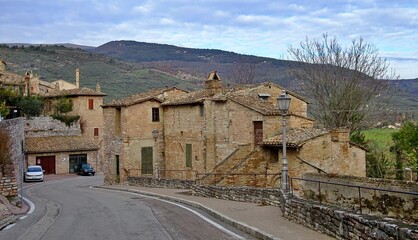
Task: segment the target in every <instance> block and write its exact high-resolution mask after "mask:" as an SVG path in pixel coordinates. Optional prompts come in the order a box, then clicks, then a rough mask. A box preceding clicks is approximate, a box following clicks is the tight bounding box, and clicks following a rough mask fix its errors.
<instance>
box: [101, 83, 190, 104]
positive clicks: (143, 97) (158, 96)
mask: <svg viewBox="0 0 418 240" xmlns="http://www.w3.org/2000/svg"><path fill="white" fill-rule="evenodd" d="M173 89H178V88H175V87H172V88H159V89H152V90H150V91H147V92H142V93H138V94H135V95H132V96H129V97H127V98H123V99H118V100H113V101H112V102H110V103H108V104H104V105H102V107H126V106H131V105H134V104H137V103H141V102H144V101H148V100H151V99H154V100H156V101H159V102H163V101H164V98H165V96H164V93H165V92H167V91H170V90H173ZM179 90H180V89H179ZM180 91H184V90H180ZM185 92H186V91H185Z"/></svg>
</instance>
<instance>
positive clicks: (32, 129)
mask: <svg viewBox="0 0 418 240" xmlns="http://www.w3.org/2000/svg"><path fill="white" fill-rule="evenodd" d="M24 129H25V140H26V141H25V154H26V162H27V165H41V166H42V167H43V169H44V170H45V174H65V173H74V172H76V170H77V169H76V168H77V165H78V164H79V163H90V164H91V165H92V166H93V167H94V168H95V169H96V171H97V169H98V167H99V162H100V158H99V145H98V144H96V143H95V142H94V141H93V140H92V139H89V138H86V137H84V136H82V134H81V129H80V125H79V123H76V124H74V125H72V126H66V125H65V123H63V122H61V121H59V120H56V119H53V118H51V117H33V118H31V119H26V120H25V124H24Z"/></svg>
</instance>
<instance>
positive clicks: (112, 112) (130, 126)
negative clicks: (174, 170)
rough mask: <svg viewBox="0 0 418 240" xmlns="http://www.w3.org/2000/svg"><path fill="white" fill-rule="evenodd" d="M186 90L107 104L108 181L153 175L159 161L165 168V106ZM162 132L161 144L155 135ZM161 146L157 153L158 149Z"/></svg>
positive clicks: (169, 90) (160, 91) (151, 93)
mask: <svg viewBox="0 0 418 240" xmlns="http://www.w3.org/2000/svg"><path fill="white" fill-rule="evenodd" d="M184 93H186V91H184V90H181V89H178V88H164V89H154V90H151V91H148V92H145V93H140V94H136V95H133V96H130V97H128V98H125V99H121V100H115V101H113V102H111V103H109V104H105V105H103V106H102V107H103V112H104V138H103V140H104V144H103V147H104V149H103V150H104V159H105V166H104V168H105V180H106V181H107V182H115V181H119V180H121V181H124V180H125V179H126V177H127V176H142V175H145V176H153V174H155V173H156V172H155V167H156V161H155V160H156V159H158V161H159V163H160V164H159V165H160V167H161V168H164V161H162V159H163V146H162V143H163V142H162V139H163V138H162V136H163V134H164V129H163V121H164V120H163V119H164V114H163V113H162V112H161V103H162V102H164V101H165V100H167V99H170V98H172V97H173V96H177V95H180V94H184ZM154 129H157V130H158V131H159V137H158V139H157V141H155V140H154V138H153V135H152V132H153V130H154ZM157 143H158V145H159V146H160V145H161V146H160V148H159V149H158V153H156V152H157V151H156V146H157ZM156 154H158V155H157V156H156Z"/></svg>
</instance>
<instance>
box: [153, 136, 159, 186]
mask: <svg viewBox="0 0 418 240" xmlns="http://www.w3.org/2000/svg"><path fill="white" fill-rule="evenodd" d="M158 134H159V132H158V130H157V129H156V128H154V130H152V137H153V138H154V143H155V178H156V179H158V151H157V139H158Z"/></svg>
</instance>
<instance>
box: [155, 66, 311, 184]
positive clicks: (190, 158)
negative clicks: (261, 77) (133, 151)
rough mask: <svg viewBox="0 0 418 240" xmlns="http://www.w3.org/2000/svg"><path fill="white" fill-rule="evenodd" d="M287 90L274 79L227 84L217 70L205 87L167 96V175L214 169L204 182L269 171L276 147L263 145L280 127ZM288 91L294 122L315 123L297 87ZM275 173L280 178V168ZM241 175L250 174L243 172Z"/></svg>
mask: <svg viewBox="0 0 418 240" xmlns="http://www.w3.org/2000/svg"><path fill="white" fill-rule="evenodd" d="M282 90H283V88H282V87H280V86H278V85H276V84H272V83H263V84H259V85H256V86H246V87H240V88H235V89H225V88H223V87H222V85H221V79H220V77H219V75H218V74H217V72H212V73H210V74H209V76H208V79H207V81H206V82H205V89H204V90H202V91H196V92H191V93H189V94H186V95H182V96H180V97H178V98H175V99H172V100H168V101H165V102H164V103H163V104H162V105H163V112H164V146H165V155H164V156H165V162H166V167H167V172H166V174H167V177H168V178H183V179H194V178H196V177H199V178H200V177H202V175H200V176H197V175H196V174H212V175H207V176H205V177H204V182H206V183H208V184H214V183H219V182H221V181H222V180H223V179H226V178H227V177H228V174H231V173H233V172H240V173H239V174H240V175H242V176H245V174H252V173H260V174H262V173H264V174H265V173H266V171H267V169H268V168H266V167H267V164H266V163H277V161H278V160H277V159H278V155H277V150H276V151H275V152H274V151H271V149H267V148H263V147H262V144H263V140H264V139H267V138H269V137H272V136H274V135H277V134H278V133H279V131H280V130H281V120H280V119H281V113H280V112H279V111H278V108H277V97H278V96H279V95H280V93H281V92H282ZM289 95H290V98H291V99H292V103H293V104H292V105H291V107H290V112H291V113H290V114H289V116H288V122H289V124H290V126H291V127H304V128H312V126H313V120H312V119H309V118H307V102H306V100H304V99H303V98H302V97H300V96H299V95H297V94H294V93H292V92H289ZM245 165H248V166H249V167H245ZM270 168H271V167H270ZM239 169H245V170H243V171H241V170H239ZM215 175H218V176H216V177H213V176H215ZM248 176H249V175H248ZM270 178H272V179H276V178H277V174H272V176H271V177H270ZM235 179H236V180H237V178H235ZM237 181H238V180H237ZM240 181H244V182H248V181H249V179H248V177H247V178H245V177H241V180H240ZM269 181H272V180H269ZM243 184H246V183H243ZM260 184H261V183H260ZM262 184H264V185H265V184H266V182H265V181H264V182H263V183H262ZM246 185H247V184H246Z"/></svg>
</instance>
